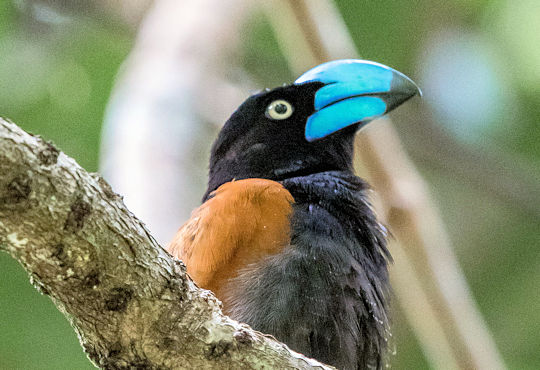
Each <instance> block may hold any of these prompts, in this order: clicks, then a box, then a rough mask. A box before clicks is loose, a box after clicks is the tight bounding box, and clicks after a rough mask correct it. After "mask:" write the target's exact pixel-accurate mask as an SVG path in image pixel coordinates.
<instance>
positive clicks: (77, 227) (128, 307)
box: [0, 119, 328, 369]
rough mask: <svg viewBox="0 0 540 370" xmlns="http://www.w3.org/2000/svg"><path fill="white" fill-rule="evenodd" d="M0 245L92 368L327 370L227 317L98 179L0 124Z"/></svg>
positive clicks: (37, 139) (6, 124)
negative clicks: (65, 323) (59, 315)
mask: <svg viewBox="0 0 540 370" xmlns="http://www.w3.org/2000/svg"><path fill="white" fill-rule="evenodd" d="M0 249H2V250H5V251H7V252H8V253H9V254H11V256H13V257H14V258H15V259H17V260H18V261H19V262H20V263H21V264H22V265H23V267H24V268H25V269H26V271H27V272H28V273H29V274H30V276H31V280H32V282H33V284H34V285H35V286H36V288H38V289H39V290H40V291H41V292H42V293H44V294H47V295H49V296H50V297H51V299H52V300H53V302H54V303H55V304H56V306H57V307H58V308H59V309H60V311H62V312H63V313H64V314H65V315H66V317H67V318H68V319H69V321H70V322H71V324H72V326H73V327H74V328H75V330H76V331H77V333H78V335H79V338H80V341H81V344H82V346H83V347H84V350H85V351H86V353H87V354H88V356H89V358H90V359H91V360H92V361H93V362H94V364H96V365H97V366H100V367H103V368H114V369H117V368H140V367H144V368H188V367H189V368H212V367H219V368H220V369H227V368H234V369H248V368H263V367H267V368H290V367H293V368H299V369H307V368H312V367H314V366H315V367H319V368H328V367H324V366H323V365H321V364H319V363H317V362H316V361H314V360H310V359H307V358H305V357H303V356H302V355H299V354H297V353H295V352H293V351H291V350H289V349H288V347H287V346H285V345H283V344H281V343H279V342H277V341H275V340H274V339H273V338H272V337H269V336H265V335H263V334H261V333H258V332H255V331H253V330H252V329H251V328H249V327H248V326H247V325H245V324H240V323H237V322H236V321H233V320H231V319H229V318H228V317H226V316H223V315H222V313H221V310H220V307H219V302H218V301H217V300H216V298H215V297H214V296H213V295H212V294H210V293H209V292H208V291H205V290H201V289H199V288H197V287H196V286H195V285H194V283H193V282H192V281H191V280H190V279H189V278H188V277H187V275H186V272H185V268H184V266H183V265H182V263H181V262H180V261H178V260H174V259H173V258H171V257H170V256H169V255H168V254H167V253H166V252H165V251H164V250H163V249H162V248H161V247H160V246H159V245H158V244H157V242H156V241H155V240H154V238H153V237H152V236H151V235H150V234H149V232H148V230H147V229H146V228H145V226H144V225H143V224H142V223H141V222H140V221H139V220H138V219H137V218H135V216H133V215H132V214H131V213H130V212H129V211H128V210H127V209H126V207H125V206H124V204H123V202H122V198H121V197H120V196H118V195H117V194H115V193H114V192H113V191H112V189H111V188H110V186H109V185H108V184H107V183H106V182H105V181H104V180H103V179H102V178H101V177H99V176H97V175H94V174H89V173H87V172H86V171H84V170H83V169H82V168H81V167H79V166H78V165H77V163H75V161H74V160H72V159H71V158H69V157H67V156H66V155H64V154H63V153H61V152H59V151H58V150H57V149H56V148H55V147H54V146H53V145H52V144H50V143H48V142H46V141H44V140H43V139H41V138H40V137H37V136H31V135H29V134H27V133H25V132H24V131H22V130H21V129H20V128H19V127H17V126H16V125H15V124H13V123H10V122H6V121H4V120H2V119H0Z"/></svg>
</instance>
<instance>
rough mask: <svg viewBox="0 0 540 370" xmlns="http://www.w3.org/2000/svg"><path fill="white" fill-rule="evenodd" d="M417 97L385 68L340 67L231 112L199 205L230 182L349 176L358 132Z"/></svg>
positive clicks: (321, 69) (319, 70)
mask: <svg viewBox="0 0 540 370" xmlns="http://www.w3.org/2000/svg"><path fill="white" fill-rule="evenodd" d="M417 92H418V89H417V88H416V85H414V84H413V83H412V81H410V80H409V79H408V78H407V77H405V76H403V75H402V74H401V73H399V72H397V71H394V70H392V69H390V68H388V67H386V66H382V65H379V64H376V63H372V62H366V61H356V60H344V61H335V62H330V63H326V64H323V65H321V66H318V67H316V68H314V69H312V70H310V71H308V72H306V73H305V74H304V75H302V76H301V77H300V78H299V79H298V80H297V81H296V82H295V83H294V84H292V85H286V86H282V87H278V88H275V89H272V90H265V91H263V92H260V93H258V94H255V95H253V96H251V97H249V98H248V99H247V100H246V101H245V102H244V103H243V104H242V105H241V106H240V107H239V108H238V109H237V110H236V111H235V112H234V113H233V115H232V116H231V117H230V118H229V120H228V121H227V122H226V123H225V126H224V127H223V129H222V130H221V132H220V134H219V136H218V138H217V140H216V141H215V143H214V145H213V147H212V153H211V157H210V178H209V184H208V189H207V192H206V194H205V197H204V198H205V199H206V198H207V197H208V195H209V194H210V193H211V192H212V191H214V190H215V189H217V188H218V187H219V186H220V185H222V184H223V183H225V182H228V181H231V180H233V179H244V178H265V179H271V180H276V181H278V180H283V179H286V178H291V177H296V176H304V175H309V174H313V173H317V172H323V171H331V170H335V171H352V156H353V140H354V134H355V132H356V131H357V129H358V127H359V126H361V125H363V124H365V123H367V122H369V121H370V120H372V119H374V118H376V117H378V116H381V115H383V114H385V113H386V112H388V111H390V110H391V109H393V108H395V107H396V106H397V105H399V104H401V103H402V102H403V101H405V100H407V99H409V98H410V97H412V96H413V95H414V94H416V93H417Z"/></svg>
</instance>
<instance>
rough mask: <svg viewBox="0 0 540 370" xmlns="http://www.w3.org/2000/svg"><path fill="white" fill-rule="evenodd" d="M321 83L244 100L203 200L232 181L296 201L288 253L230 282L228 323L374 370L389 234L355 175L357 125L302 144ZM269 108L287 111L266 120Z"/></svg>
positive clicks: (216, 151)
mask: <svg viewBox="0 0 540 370" xmlns="http://www.w3.org/2000/svg"><path fill="white" fill-rule="evenodd" d="M321 85H322V84H321V83H318V82H315V83H307V84H303V85H291V86H285V87H280V88H277V89H274V90H272V91H269V92H268V91H265V92H261V93H259V94H256V95H254V96H252V97H250V98H249V99H248V100H247V101H246V102H245V103H244V104H242V105H241V106H240V107H239V109H238V110H237V111H236V112H235V113H234V114H233V115H232V117H231V118H230V119H229V121H228V122H227V123H226V124H225V127H224V128H223V130H222V131H221V133H220V135H219V137H218V139H217V140H216V143H215V144H214V147H213V150H212V155H211V161H210V179H209V186H208V190H207V192H206V195H205V199H207V198H208V196H209V194H210V193H211V192H212V191H214V190H215V189H216V188H217V187H219V186H220V185H221V184H223V183H225V182H228V181H231V180H233V179H243V178H253V177H257V178H266V179H270V180H275V181H279V182H281V183H282V184H283V185H284V186H285V188H286V189H287V190H289V191H290V193H291V194H292V195H293V197H294V199H295V204H294V206H293V209H294V213H293V215H292V218H291V245H290V246H289V247H287V248H286V250H285V251H284V253H282V254H278V255H275V256H272V257H270V258H267V259H265V260H264V261H261V262H260V263H258V264H256V265H253V266H250V267H249V269H247V270H246V271H242V272H240V273H239V276H238V277H237V278H236V279H235V280H233V281H231V282H230V286H231V287H233V288H232V289H234V291H238V292H242V294H237V295H235V298H234V300H233V305H232V307H231V308H230V309H229V311H230V313H231V316H232V317H233V318H235V319H237V320H239V321H242V322H246V323H248V324H250V325H251V326H252V327H253V328H254V329H256V330H259V331H261V332H264V333H270V334H273V335H274V336H275V337H276V338H277V339H279V340H281V341H283V342H285V343H287V344H288V345H289V346H290V347H291V348H292V349H294V350H296V351H299V352H301V353H304V354H306V355H308V356H311V357H314V358H316V359H318V360H320V361H323V362H325V363H328V364H331V365H335V366H337V367H338V368H340V369H356V368H360V369H364V368H381V367H382V364H383V357H384V354H385V352H386V348H387V339H388V333H389V332H388V330H389V324H388V314H387V297H388V274H387V260H388V257H389V254H388V251H387V249H386V241H385V238H386V235H385V232H384V228H383V227H382V226H381V225H380V224H379V223H378V222H377V220H376V218H375V215H374V213H373V211H372V210H371V207H370V205H369V203H368V199H367V189H368V186H367V185H366V183H365V182H364V181H362V180H361V179H360V178H358V177H356V176H355V175H354V174H353V169H352V158H353V141H354V135H355V133H356V131H357V125H352V126H349V127H347V128H345V129H342V130H340V131H338V132H336V133H334V134H332V135H330V136H327V137H325V138H323V139H321V140H318V141H316V142H311V143H310V142H307V141H306V140H305V138H304V126H305V122H306V119H307V117H308V116H309V115H310V114H312V113H313V110H314V109H313V103H312V101H313V99H314V97H313V95H314V94H315V92H316V91H317V89H319V88H320V87H321ZM276 99H285V100H287V101H289V102H290V103H291V105H292V106H293V107H294V113H293V114H292V115H291V117H290V118H288V119H284V120H281V121H275V120H271V119H269V118H268V117H266V116H265V109H266V107H267V106H268V104H270V102H272V101H273V100H276Z"/></svg>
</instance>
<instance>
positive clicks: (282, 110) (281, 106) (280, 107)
mask: <svg viewBox="0 0 540 370" xmlns="http://www.w3.org/2000/svg"><path fill="white" fill-rule="evenodd" d="M274 110H275V111H276V113H279V114H283V113H285V112H287V106H286V105H285V104H281V103H280V104H276V107H275V108H274Z"/></svg>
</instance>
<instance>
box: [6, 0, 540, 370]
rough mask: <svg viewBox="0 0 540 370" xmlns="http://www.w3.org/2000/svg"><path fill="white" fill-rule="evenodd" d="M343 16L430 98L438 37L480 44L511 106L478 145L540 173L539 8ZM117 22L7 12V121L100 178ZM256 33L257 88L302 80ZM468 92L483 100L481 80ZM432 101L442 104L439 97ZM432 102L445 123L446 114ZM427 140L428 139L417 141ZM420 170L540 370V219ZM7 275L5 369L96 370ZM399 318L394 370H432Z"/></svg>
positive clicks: (366, 47)
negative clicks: (427, 64)
mask: <svg viewBox="0 0 540 370" xmlns="http://www.w3.org/2000/svg"><path fill="white" fill-rule="evenodd" d="M52 3H56V4H57V6H60V5H58V4H61V3H62V2H51V4H52ZM337 3H338V6H339V7H340V9H341V11H342V13H343V16H344V18H345V21H346V22H347V24H348V26H349V29H350V32H351V34H352V36H353V37H354V39H355V41H356V43H357V46H358V48H359V50H360V51H361V53H362V56H363V57H365V58H366V59H371V60H376V61H379V62H382V63H385V64H388V65H391V66H395V67H399V69H400V70H402V71H404V72H406V73H407V74H409V75H411V76H412V77H413V78H415V79H418V80H420V81H422V80H424V81H425V82H426V85H427V86H434V87H433V88H434V89H437V88H444V87H445V86H440V84H439V85H437V84H433V85H430V84H429V76H427V75H424V74H423V64H422V63H423V62H422V61H423V60H425V57H426V55H428V54H427V53H428V52H430V50H426V48H428V47H430V46H429V45H437V43H438V42H439V40H444V38H443V39H437V38H436V37H438V35H441V34H442V35H445V34H447V33H445V32H453V34H455V35H458V36H457V37H458V38H459V37H467V35H474V39H475V40H477V38H476V37H478V40H480V41H479V42H481V43H483V45H484V46H485V47H486V50H490V52H489V53H491V54H490V57H493V58H494V60H495V62H496V64H497V65H498V66H500V68H498V69H497V68H495V69H494V71H495V72H494V73H499V74H502V76H499V77H500V79H497V81H496V84H495V85H494V86H495V87H496V88H497V89H498V90H500V91H498V92H499V93H500V95H501V99H502V100H501V101H502V102H503V103H502V104H505V107H503V108H504V109H502V110H501V111H500V112H501V113H497V116H496V117H494V119H492V120H490V121H489V122H484V123H483V126H482V130H481V131H480V135H481V138H482V140H479V141H478V140H476V141H474V145H482V146H486V147H488V148H494V149H496V150H500V151H503V152H505V153H508V155H509V156H513V157H516V158H520V160H523V161H526V162H529V163H530V164H533V166H534V167H533V168H535V169H536V170H538V168H540V146H539V145H538V142H540V125H538V117H540V89H539V88H538V86H540V84H539V82H540V81H539V80H540V52H539V50H540V49H539V48H538V45H540V41H539V39H538V38H539V35H540V32H538V24H540V20H539V19H540V6H539V5H538V4H539V3H538V2H537V1H536V0H526V1H523V2H517V3H516V2H510V0H476V1H464V0H453V1H449V2H443V1H442V0H438V1H419V0H418V1H409V0H396V1H391V2H390V1H387V2H377V1H352V0H349V1H347V0H339V1H337ZM518 3H519V6H516V5H515V4H518ZM111 17H112V16H110V15H107V14H106V13H100V12H99V11H97V10H96V9H94V10H93V11H92V13H88V11H87V9H86V8H84V7H83V8H82V9H79V10H77V8H76V7H75V8H73V7H70V9H69V11H64V12H63V9H62V8H61V7H60V8H58V7H52V6H50V7H49V6H47V1H41V2H39V1H36V2H32V1H25V0H17V1H8V0H4V1H1V2H0V115H1V116H4V117H7V118H9V119H11V120H13V121H14V122H16V123H17V124H19V125H21V126H22V127H23V128H25V129H26V130H29V131H31V132H34V133H38V134H40V135H42V136H44V137H45V138H47V139H50V140H53V141H54V142H55V143H56V144H57V145H58V146H59V147H60V148H62V150H64V151H65V152H66V153H67V154H68V155H70V156H72V157H74V158H75V159H76V160H77V161H78V162H79V163H80V164H81V165H82V166H83V167H85V168H86V169H87V170H90V171H95V170H97V164H98V161H97V160H98V153H99V141H100V139H99V136H100V128H101V122H102V117H103V112H104V109H105V106H106V103H107V100H108V96H109V93H110V89H111V86H112V84H113V81H114V78H115V74H116V72H117V71H118V68H119V67H120V65H121V63H122V61H123V60H124V58H125V57H126V55H127V53H128V52H129V50H130V48H131V46H132V44H133V40H134V34H133V32H132V30H130V29H129V28H128V27H126V26H125V25H123V24H122V22H121V21H120V20H118V19H114V18H111ZM246 27H247V28H249V32H247V35H248V36H247V40H246V42H245V45H244V53H243V59H242V63H243V65H244V66H245V68H246V70H248V71H249V72H251V74H252V76H253V78H254V79H255V81H256V82H257V84H259V83H260V86H261V87H264V86H267V87H272V86H277V85H279V84H281V83H283V82H285V81H291V80H293V78H294V76H292V75H290V73H289V72H288V71H287V64H286V62H285V59H284V58H283V57H282V56H281V54H280V53H279V52H278V45H277V42H276V41H275V39H274V38H273V35H272V30H271V27H270V25H269V24H268V22H267V21H266V20H265V19H264V18H262V17H260V16H259V17H254V18H253V19H252V20H251V21H250V23H249V24H248V25H247V26H246ZM441 42H442V41H441ZM458 45H461V44H458ZM441 49H443V50H444V45H443V47H442V48H441ZM457 52H458V53H459V50H458V51H457ZM478 52H479V53H480V51H478ZM473 54H474V53H473ZM454 57H455V55H453V54H448V56H446V57H445V56H444V55H443V57H442V58H439V59H437V60H441V61H442V62H448V63H452V62H453V61H454ZM472 58H474V55H473V56H472ZM442 62H441V63H442ZM461 68H463V67H461ZM465 68H466V66H465ZM437 70H438V69H437ZM437 70H436V72H437ZM463 72H464V73H465V72H467V71H463ZM261 76H265V77H261ZM487 78H490V76H489V75H488V76H487ZM449 80H450V81H451V80H452V78H451V77H450V79H449ZM499 80H500V81H499ZM487 86H490V85H489V84H488V85H487ZM460 88H462V89H463V87H460ZM465 88H470V89H472V90H473V91H474V89H475V88H477V86H476V85H475V80H474V79H473V80H471V81H470V85H469V86H466V87H465ZM458 93H459V91H458ZM424 94H425V95H426V96H429V95H430V94H431V95H432V96H434V95H436V94H437V91H435V90H434V91H433V92H430V91H426V90H424ZM441 96H444V94H443V95H441ZM425 101H426V102H427V103H426V105H427V104H431V105H432V109H433V111H434V112H436V111H437V107H436V106H435V105H436V104H437V102H436V101H430V100H429V98H426V100H425ZM494 108H495V107H494ZM456 109H460V107H456ZM497 112H498V111H497ZM398 114H399V111H398V112H396V115H398ZM445 119H446V118H445V117H442V116H441V117H438V120H439V121H440V123H441V124H443V125H445V126H446V127H449V128H451V126H452V125H455V124H456V123H455V122H452V121H451V120H449V121H445ZM396 121H399V117H396ZM501 123H502V124H501ZM398 126H399V125H398ZM460 127H461V126H460ZM398 128H399V129H400V130H406V127H398ZM465 129H467V128H466V127H465V128H460V129H458V131H459V130H465ZM451 131H452V130H451ZM453 131H454V132H455V130H453ZM467 135H469V134H468V133H467V134H466V135H462V136H465V137H466V136H467ZM457 136H458V137H459V135H457ZM428 138H429V132H426V137H424V138H419V139H418V140H419V141H421V140H427V139H428ZM461 139H463V137H462V138H461ZM420 170H421V171H422V172H423V174H424V176H425V177H426V179H427V180H428V181H429V182H430V184H431V188H432V191H433V193H434V196H435V198H436V199H437V202H438V204H439V205H440V208H441V213H442V214H443V218H444V220H445V222H446V224H447V227H448V229H449V231H450V233H451V235H452V238H453V242H454V245H455V246H456V250H457V253H458V257H459V259H460V261H461V263H462V266H463V269H464V271H465V274H466V277H467V279H468V281H469V283H470V284H471V287H472V290H473V292H474V295H475V297H476V298H477V301H478V305H479V307H480V310H481V311H482V313H483V314H484V315H485V318H486V321H487V322H488V324H489V326H490V328H491V329H492V331H493V334H494V336H495V340H496V342H497V344H498V346H499V348H500V350H501V352H502V354H503V356H504V358H505V360H506V361H507V364H508V366H509V368H510V369H537V368H540V352H539V351H538V348H540V334H539V333H540V319H539V316H538V312H539V311H538V309H539V307H540V294H539V288H538V282H539V281H540V253H539V251H540V249H539V246H540V228H539V227H538V224H539V220H538V219H531V218H529V217H527V216H526V215H524V214H523V213H522V212H520V210H519V209H510V208H509V207H508V206H505V205H502V204H499V202H497V201H494V200H493V198H492V197H491V196H490V194H488V193H483V192H481V191H479V190H477V189H474V188H471V187H470V186H468V185H467V184H466V183H464V182H463V181H461V180H460V179H457V178H454V177H452V176H451V175H449V174H448V173H445V172H444V171H441V170H436V169H433V168H420ZM486 170H489V169H486ZM537 174H538V172H537ZM0 271H1V272H2V275H1V279H0V297H1V300H0V333H1V335H0V368H5V369H13V368H24V369H38V368H39V369H46V368H50V369H58V368H68V369H79V368H80V369H83V368H92V366H91V365H90V363H89V362H88V361H87V360H86V359H85V356H84V354H83V353H82V350H81V348H80V346H79V344H78V342H77V338H76V335H75V333H74V332H73V330H72V329H71V328H70V327H69V324H68V323H67V321H66V320H65V319H64V318H63V317H62V315H61V314H60V313H59V312H58V311H57V310H56V309H55V308H54V306H53V305H52V303H51V302H50V300H49V299H48V298H47V297H43V296H40V295H39V294H38V293H37V292H36V291H35V290H34V289H33V288H32V287H31V285H30V284H29V283H28V279H27V276H26V275H25V273H24V272H23V271H22V269H21V268H20V267H19V266H18V265H17V264H16V263H15V262H14V261H13V260H12V259H11V258H10V257H9V256H7V255H6V254H0ZM396 311H397V312H396V315H395V323H396V325H395V331H394V338H395V346H396V356H395V358H394V360H393V368H396V369H421V368H428V364H427V362H426V360H425V359H424V357H423V355H422V353H421V350H420V348H419V347H418V344H417V342H416V340H415V338H414V336H413V334H412V333H411V331H410V329H409V328H408V327H407V326H406V324H405V323H404V319H403V317H402V316H401V314H400V313H399V311H398V310H397V309H396Z"/></svg>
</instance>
